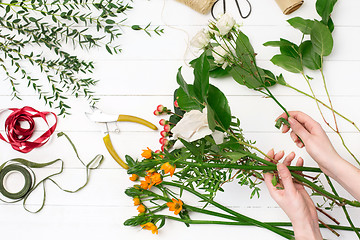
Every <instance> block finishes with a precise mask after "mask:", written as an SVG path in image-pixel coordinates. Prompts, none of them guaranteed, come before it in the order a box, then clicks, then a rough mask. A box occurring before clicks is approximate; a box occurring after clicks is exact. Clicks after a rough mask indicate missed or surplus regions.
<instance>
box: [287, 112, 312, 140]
mask: <svg viewBox="0 0 360 240" xmlns="http://www.w3.org/2000/svg"><path fill="white" fill-rule="evenodd" d="M288 121H289V123H290V127H291V129H292V130H293V132H294V133H295V134H296V135H297V136H299V137H300V138H301V139H302V140H303V141H305V142H306V140H307V139H308V138H309V136H310V133H309V132H308V130H306V128H305V127H304V126H303V125H302V124H301V123H299V122H298V121H297V120H296V119H295V118H293V117H289V119H288Z"/></svg>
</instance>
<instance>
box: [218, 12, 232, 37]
mask: <svg viewBox="0 0 360 240" xmlns="http://www.w3.org/2000/svg"><path fill="white" fill-rule="evenodd" d="M234 25H235V19H234V18H233V17H231V16H230V15H229V14H228V13H225V14H224V15H222V16H221V17H220V18H219V19H218V20H217V22H216V27H217V28H218V29H219V33H220V35H221V36H224V35H226V34H228V33H229V31H230V30H231V29H232V28H233V27H234Z"/></svg>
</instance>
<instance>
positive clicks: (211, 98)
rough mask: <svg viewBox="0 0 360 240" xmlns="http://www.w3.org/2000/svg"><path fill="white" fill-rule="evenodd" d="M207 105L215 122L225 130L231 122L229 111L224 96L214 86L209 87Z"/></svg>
mask: <svg viewBox="0 0 360 240" xmlns="http://www.w3.org/2000/svg"><path fill="white" fill-rule="evenodd" d="M207 104H208V106H210V108H211V109H212V110H213V111H214V118H215V120H216V122H217V123H218V124H219V125H220V126H222V128H224V129H225V130H227V129H228V128H229V126H230V122H231V111H230V107H229V103H228V100H227V99H226V96H225V94H224V93H223V92H221V91H220V90H219V89H218V88H217V87H215V86H214V85H210V86H209V92H208V98H207Z"/></svg>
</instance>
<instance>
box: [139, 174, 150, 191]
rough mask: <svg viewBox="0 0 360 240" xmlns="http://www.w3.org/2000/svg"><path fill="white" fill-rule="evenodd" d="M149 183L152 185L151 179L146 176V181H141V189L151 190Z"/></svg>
mask: <svg viewBox="0 0 360 240" xmlns="http://www.w3.org/2000/svg"><path fill="white" fill-rule="evenodd" d="M149 183H150V177H148V176H146V177H145V181H140V187H141V188H142V189H148V188H149Z"/></svg>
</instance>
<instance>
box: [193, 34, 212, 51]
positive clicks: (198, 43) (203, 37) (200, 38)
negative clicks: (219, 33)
mask: <svg viewBox="0 0 360 240" xmlns="http://www.w3.org/2000/svg"><path fill="white" fill-rule="evenodd" d="M209 41H210V34H209V33H208V32H205V30H204V29H203V30H201V31H200V32H198V33H197V34H196V35H195V36H194V37H193V39H192V40H191V42H190V44H191V45H192V46H194V47H196V48H200V49H201V48H204V47H206V46H207V45H208V44H209Z"/></svg>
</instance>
